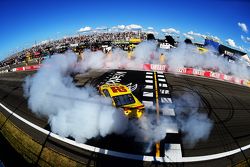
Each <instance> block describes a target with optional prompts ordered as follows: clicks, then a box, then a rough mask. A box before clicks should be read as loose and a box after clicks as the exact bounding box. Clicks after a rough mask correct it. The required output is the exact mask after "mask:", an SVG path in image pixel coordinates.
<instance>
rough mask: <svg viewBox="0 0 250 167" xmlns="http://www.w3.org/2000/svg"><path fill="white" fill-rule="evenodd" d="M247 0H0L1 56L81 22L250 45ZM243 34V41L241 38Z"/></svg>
mask: <svg viewBox="0 0 250 167" xmlns="http://www.w3.org/2000/svg"><path fill="white" fill-rule="evenodd" d="M249 9H250V0H210V1H205V0H204V1H201V0H189V1H180V0H174V1H173V0H171V1H169V0H162V1H160V0H144V1H141V0H140V1H135V0H126V1H119V0H117V1H115V0H106V1H101V0H100V1H94V0H92V1H90V0H89V1H88V0H60V1H59V0H42V1H39V0H37V1H35V0H19V1H17V0H16V1H14V0H1V1H0V22H1V27H0V30H1V31H0V33H1V35H0V36H1V38H0V60H2V59H4V58H5V57H6V56H8V55H9V54H11V53H13V52H15V51H16V50H18V49H19V50H20V49H22V48H27V47H30V46H32V45H33V44H34V43H35V41H36V42H41V41H43V40H46V39H55V38H61V37H63V36H66V35H73V34H76V32H77V30H79V29H80V28H82V27H85V26H90V27H92V28H95V27H101V26H108V27H112V26H117V25H130V24H138V25H141V26H142V27H144V28H147V27H154V29H155V30H156V31H158V32H159V33H161V29H163V28H165V29H167V28H174V29H176V30H178V31H180V33H181V34H182V33H187V32H190V31H193V32H196V33H200V34H205V35H207V34H208V33H209V34H211V35H214V36H217V37H219V38H220V39H221V41H222V42H224V43H226V40H228V39H231V40H233V41H234V43H235V44H236V47H239V46H242V47H244V48H245V49H246V50H250V39H249V42H246V39H247V37H248V38H249V37H250V32H249V31H248V32H244V31H242V29H241V28H240V27H239V26H238V23H239V22H240V23H244V24H245V25H246V26H247V28H248V29H249V27H250V12H249ZM242 35H243V37H244V39H245V42H244V41H243V40H242V39H241V36H242Z"/></svg>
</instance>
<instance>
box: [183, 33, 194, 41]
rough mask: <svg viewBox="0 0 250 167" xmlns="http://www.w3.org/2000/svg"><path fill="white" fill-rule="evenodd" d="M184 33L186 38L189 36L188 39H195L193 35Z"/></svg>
mask: <svg viewBox="0 0 250 167" xmlns="http://www.w3.org/2000/svg"><path fill="white" fill-rule="evenodd" d="M183 35H184V36H185V37H186V38H188V39H191V40H194V37H193V36H191V35H189V34H187V33H183Z"/></svg>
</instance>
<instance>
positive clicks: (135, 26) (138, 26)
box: [125, 24, 142, 30]
mask: <svg viewBox="0 0 250 167" xmlns="http://www.w3.org/2000/svg"><path fill="white" fill-rule="evenodd" d="M125 28H126V29H127V30H141V29H142V26H140V25H137V24H130V25H127V26H126V27H125Z"/></svg>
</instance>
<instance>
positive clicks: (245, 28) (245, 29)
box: [238, 22, 248, 33]
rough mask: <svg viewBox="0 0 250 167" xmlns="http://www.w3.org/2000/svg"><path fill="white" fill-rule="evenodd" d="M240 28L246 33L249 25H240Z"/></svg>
mask: <svg viewBox="0 0 250 167" xmlns="http://www.w3.org/2000/svg"><path fill="white" fill-rule="evenodd" d="M238 26H239V27H240V28H241V30H242V31H244V32H245V33H247V32H248V29H247V25H246V24H245V23H240V22H239V23H238Z"/></svg>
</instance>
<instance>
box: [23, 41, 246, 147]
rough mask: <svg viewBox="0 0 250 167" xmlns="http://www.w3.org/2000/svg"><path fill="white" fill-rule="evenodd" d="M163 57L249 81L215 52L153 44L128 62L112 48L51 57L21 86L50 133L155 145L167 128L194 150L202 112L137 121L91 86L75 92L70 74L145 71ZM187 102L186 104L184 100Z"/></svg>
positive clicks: (205, 131) (174, 64)
mask: <svg viewBox="0 0 250 167" xmlns="http://www.w3.org/2000/svg"><path fill="white" fill-rule="evenodd" d="M161 53H163V54H164V55H165V56H166V62H165V63H166V64H168V65H169V67H170V69H171V70H173V71H175V70H176V69H177V68H179V67H196V68H213V69H219V70H220V71H221V72H224V73H232V74H234V75H236V76H240V77H248V78H249V71H248V69H247V68H246V67H245V66H241V65H239V64H236V63H235V64H232V63H231V64H230V63H228V62H227V60H225V59H224V58H223V57H221V56H217V55H214V54H213V52H208V53H206V54H203V55H200V54H199V53H198V51H197V49H196V47H194V46H189V45H186V44H180V46H179V47H178V48H176V49H172V50H170V51H166V50H161V49H157V44H156V43H155V42H150V41H147V42H142V43H140V44H139V45H138V46H137V47H136V49H135V51H134V55H133V57H132V58H131V59H128V56H127V52H125V51H123V50H121V49H114V50H112V52H111V53H109V54H108V55H106V54H104V53H103V52H101V51H97V52H91V51H90V50H85V51H84V53H83V55H84V57H83V60H82V61H80V62H77V58H76V55H75V54H74V53H71V52H68V53H66V54H62V55H54V56H52V58H51V59H48V60H47V61H46V62H45V63H44V64H43V67H42V68H41V69H40V70H39V71H38V72H37V73H36V74H35V75H34V76H33V77H29V78H26V81H25V85H24V92H25V96H26V97H28V105H29V108H30V109H31V110H32V112H34V113H36V114H37V115H41V116H46V117H48V120H49V123H50V125H51V129H52V131H53V132H55V133H58V134H59V135H62V136H64V137H67V136H72V137H74V138H75V139H76V140H77V141H79V142H85V141H86V140H88V139H90V138H93V137H97V136H106V135H108V134H111V133H117V134H121V133H129V135H133V136H135V139H136V140H139V141H145V142H149V143H155V142H157V141H160V140H161V139H163V138H164V137H165V135H166V128H173V129H176V126H177V125H178V128H179V129H180V130H181V131H182V132H183V133H184V142H185V143H188V144H189V145H190V146H194V145H195V143H197V142H198V141H200V140H206V139H207V138H208V136H209V134H210V131H211V129H212V122H211V121H210V119H209V118H207V116H206V115H205V114H202V113H198V112H197V110H196V109H194V110H184V109H182V110H177V113H176V120H177V122H178V123H177V124H176V122H174V121H173V120H172V119H170V118H167V117H164V116H160V117H159V118H157V119H156V118H155V115H154V116H153V115H150V114H144V115H143V117H142V118H141V119H139V120H137V121H128V120H127V118H126V117H125V116H124V115H123V114H122V112H121V111H118V109H116V108H114V107H112V104H111V100H110V99H106V98H103V97H101V96H100V95H99V94H98V93H97V91H96V90H95V88H93V87H91V86H89V87H84V88H78V87H76V86H75V85H74V83H73V79H72V77H71V76H70V74H71V73H73V72H80V73H84V72H86V71H88V70H89V69H103V68H107V67H108V68H111V69H115V68H126V69H139V70H143V68H142V67H143V66H142V65H143V63H154V64H159V55H160V54H161ZM185 100H186V101H185ZM199 102H200V99H199V98H195V99H194V97H191V96H187V95H183V96H182V97H180V99H179V100H178V99H177V100H176V101H175V103H176V104H177V105H179V104H180V105H182V104H185V105H191V104H192V105H194V106H196V107H198V106H199Z"/></svg>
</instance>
